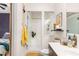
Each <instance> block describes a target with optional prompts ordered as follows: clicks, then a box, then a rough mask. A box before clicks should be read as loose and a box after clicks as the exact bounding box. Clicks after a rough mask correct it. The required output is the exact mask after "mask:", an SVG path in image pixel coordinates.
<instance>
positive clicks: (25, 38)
mask: <svg viewBox="0 0 79 59" xmlns="http://www.w3.org/2000/svg"><path fill="white" fill-rule="evenodd" d="M21 43H22V46H25V45H27V44H28V28H27V27H26V25H23V29H22V40H21Z"/></svg>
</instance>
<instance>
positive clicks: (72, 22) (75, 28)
mask: <svg viewBox="0 0 79 59" xmlns="http://www.w3.org/2000/svg"><path fill="white" fill-rule="evenodd" d="M68 33H70V34H79V13H78V12H67V34H68Z"/></svg>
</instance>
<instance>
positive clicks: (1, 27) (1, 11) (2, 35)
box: [0, 3, 11, 56]
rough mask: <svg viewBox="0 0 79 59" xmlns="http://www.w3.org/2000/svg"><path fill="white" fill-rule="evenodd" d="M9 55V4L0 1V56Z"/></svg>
mask: <svg viewBox="0 0 79 59" xmlns="http://www.w3.org/2000/svg"><path fill="white" fill-rule="evenodd" d="M10 55H11V4H9V3H0V56H10Z"/></svg>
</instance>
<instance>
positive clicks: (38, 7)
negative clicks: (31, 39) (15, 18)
mask: <svg viewBox="0 0 79 59" xmlns="http://www.w3.org/2000/svg"><path fill="white" fill-rule="evenodd" d="M25 5H26V10H27V11H41V12H42V40H41V42H42V43H41V44H42V47H41V48H42V49H43V48H48V47H47V44H48V42H47V39H46V37H45V33H44V30H45V29H44V11H54V10H55V4H52V3H50V4H49V3H45V4H44V3H27V4H25ZM35 42H36V41H35ZM39 49H40V48H39Z"/></svg>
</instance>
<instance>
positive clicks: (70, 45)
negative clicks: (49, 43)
mask: <svg viewBox="0 0 79 59" xmlns="http://www.w3.org/2000/svg"><path fill="white" fill-rule="evenodd" d="M67 45H68V47H72V41H71V36H68V43H67Z"/></svg>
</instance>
